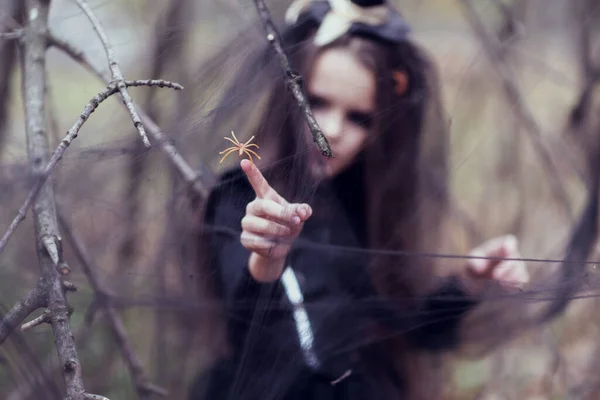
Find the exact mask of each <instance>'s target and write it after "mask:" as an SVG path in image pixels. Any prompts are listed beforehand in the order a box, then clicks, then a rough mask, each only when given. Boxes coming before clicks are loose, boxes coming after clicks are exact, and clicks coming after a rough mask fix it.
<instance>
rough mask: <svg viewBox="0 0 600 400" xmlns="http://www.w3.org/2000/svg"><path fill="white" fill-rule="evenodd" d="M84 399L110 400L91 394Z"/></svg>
mask: <svg viewBox="0 0 600 400" xmlns="http://www.w3.org/2000/svg"><path fill="white" fill-rule="evenodd" d="M83 397H84V399H85V400H108V398H106V397H104V396H100V395H98V394H90V393H86V394H84V396H83Z"/></svg>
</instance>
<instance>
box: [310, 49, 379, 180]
mask: <svg viewBox="0 0 600 400" xmlns="http://www.w3.org/2000/svg"><path fill="white" fill-rule="evenodd" d="M375 90H376V83H375V76H374V75H373V73H372V72H371V71H370V70H368V69H367V68H366V67H365V66H364V65H363V64H361V63H360V61H359V60H358V59H357V57H356V56H355V55H354V54H353V53H351V52H350V51H349V50H347V49H345V48H331V49H327V50H325V51H324V52H322V53H321V54H320V55H319V56H318V57H317V59H316V61H315V64H314V66H313V69H312V71H311V76H310V79H309V82H308V87H307V91H308V97H309V100H310V103H311V108H312V111H313V114H314V116H315V119H316V120H317V123H318V124H319V126H320V127H321V129H322V131H323V133H324V134H325V136H326V137H327V140H328V141H329V145H330V146H331V150H332V151H333V155H334V158H332V159H330V158H327V159H326V158H325V157H323V156H322V155H321V154H320V153H319V152H318V150H317V148H316V146H314V144H313V145H312V148H313V149H315V150H316V151H315V153H314V156H315V163H314V164H315V171H314V172H315V173H316V174H317V175H318V176H322V177H333V176H335V175H337V174H339V173H340V172H342V171H343V170H344V169H346V168H347V167H348V166H349V165H350V164H351V163H352V162H353V161H354V159H355V158H356V156H357V154H358V153H360V151H361V150H362V148H363V146H364V144H365V142H366V140H367V138H368V137H369V134H370V133H371V130H372V129H371V128H372V125H373V120H374V113H375Z"/></svg>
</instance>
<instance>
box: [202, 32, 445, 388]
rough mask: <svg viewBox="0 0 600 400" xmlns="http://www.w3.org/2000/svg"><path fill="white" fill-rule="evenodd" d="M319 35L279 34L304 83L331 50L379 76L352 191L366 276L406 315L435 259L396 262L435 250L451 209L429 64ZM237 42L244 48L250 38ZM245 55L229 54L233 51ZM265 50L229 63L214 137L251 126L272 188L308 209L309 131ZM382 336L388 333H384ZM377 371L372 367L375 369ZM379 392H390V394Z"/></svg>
mask: <svg viewBox="0 0 600 400" xmlns="http://www.w3.org/2000/svg"><path fill="white" fill-rule="evenodd" d="M316 28H317V27H316V26H315V25H313V24H311V23H304V24H300V25H296V26H294V27H291V28H287V29H284V30H283V31H282V38H283V44H284V48H285V50H286V52H287V54H288V55H289V57H290V62H291V64H292V66H293V68H295V69H296V70H297V72H299V73H300V74H301V75H302V76H303V77H304V80H305V82H308V81H309V80H310V78H311V72H312V71H311V68H312V66H313V65H314V61H315V59H316V58H317V57H318V56H319V54H321V53H322V52H323V51H325V50H327V49H328V48H331V47H343V48H346V49H348V50H349V51H351V52H352V53H353V54H355V55H356V57H357V58H358V60H360V62H361V63H362V64H364V66H365V67H367V68H368V69H369V70H371V71H372V72H373V74H374V76H375V77H376V82H377V85H376V102H377V111H376V116H375V121H374V126H373V130H372V132H370V139H369V140H368V143H367V145H366V147H365V149H364V151H363V152H362V154H361V158H362V160H363V161H364V176H363V178H362V181H361V182H356V185H359V186H362V188H363V193H364V201H365V205H366V209H365V213H366V215H365V216H364V218H365V221H366V222H367V225H366V230H367V232H366V238H367V240H366V242H367V246H368V249H369V250H378V252H373V253H372V254H371V255H370V257H369V264H368V268H369V271H370V275H371V277H372V280H373V282H374V284H375V286H376V287H377V289H378V290H379V292H380V294H381V295H382V296H383V297H385V298H387V299H389V300H392V302H393V303H394V304H397V305H398V307H399V308H400V307H410V303H407V301H406V299H411V298H415V297H418V296H419V295H420V294H423V293H424V292H425V291H426V290H427V289H429V288H431V286H432V283H433V280H434V276H435V274H434V271H433V270H434V264H433V262H432V259H422V258H420V257H401V256H399V255H398V254H404V253H411V252H412V253H414V252H422V251H427V250H429V251H438V250H439V248H440V241H441V238H442V235H443V229H442V227H443V226H444V218H445V214H446V208H447V196H448V195H447V191H448V188H447V166H446V163H447V152H446V147H447V140H448V136H447V128H448V123H447V122H446V120H445V116H444V114H443V112H442V109H441V101H440V96H439V93H438V83H437V74H436V71H435V68H434V64H433V63H432V62H431V61H430V59H429V57H428V56H427V55H426V54H425V52H424V51H423V50H422V49H421V48H420V47H419V46H418V45H417V44H415V43H414V42H412V41H409V40H406V41H404V42H402V43H398V44H393V45H392V44H384V43H378V42H376V41H374V40H372V39H371V38H366V37H358V36H350V35H346V36H344V37H342V38H340V39H338V40H336V41H335V42H333V43H331V44H330V45H328V46H327V47H324V48H317V47H316V46H315V45H314V44H313V41H312V38H313V35H314V32H315V29H316ZM240 39H241V40H248V35H242V37H240V38H239V39H238V40H240ZM256 39H257V40H262V39H261V38H256ZM243 47H244V46H240V45H234V44H232V45H231V48H232V49H233V48H236V49H241V48H243ZM261 47H262V48H261V50H260V51H258V52H256V53H255V55H254V56H250V58H249V59H245V60H244V63H243V64H238V63H237V62H233V63H234V64H235V65H237V66H238V68H239V73H238V75H237V76H236V77H235V78H234V80H233V82H232V83H231V85H230V86H229V88H228V90H227V91H225V92H224V94H223V95H222V97H221V99H220V101H219V102H218V104H217V106H216V107H215V108H214V111H213V112H212V113H211V114H210V116H209V117H210V119H211V128H210V129H211V131H224V129H223V125H225V124H232V121H236V125H241V126H244V127H252V128H251V129H248V131H247V132H246V133H244V136H245V137H249V136H251V135H254V136H256V142H257V143H259V144H260V146H261V151H260V154H261V157H262V160H261V161H257V165H258V166H259V167H260V169H261V171H262V172H263V174H264V175H265V176H266V178H267V179H268V180H269V182H270V184H271V185H272V186H273V187H274V188H275V189H276V190H277V191H278V192H279V193H281V194H282V195H283V196H284V197H285V198H286V199H288V201H291V202H299V201H308V202H310V196H311V194H312V192H313V190H314V188H315V187H316V186H317V184H318V183H317V182H314V180H313V179H312V177H311V176H310V172H309V171H310V169H309V168H308V163H309V158H308V156H307V153H308V149H307V146H314V144H313V143H307V141H306V139H305V138H306V132H305V126H306V123H305V121H304V119H303V116H302V115H301V114H300V111H299V109H298V107H297V105H296V103H295V100H294V99H293V97H292V95H291V93H289V91H288V89H287V86H286V82H285V79H284V77H283V74H282V73H281V71H280V70H279V65H278V64H277V60H276V58H275V57H274V53H273V51H272V49H271V48H270V47H268V46H267V45H263V46H261ZM220 57H222V58H220V62H214V64H212V65H209V67H211V68H208V69H210V70H212V71H214V70H213V68H218V66H219V65H222V63H223V61H224V60H225V59H226V58H225V57H223V56H222V55H221V56H220ZM394 72H401V73H402V74H404V76H406V77H408V81H407V82H408V86H407V88H406V90H405V91H403V92H402V93H398V92H397V91H396V84H397V82H396V81H395V80H394ZM204 73H206V71H205V72H204ZM211 73H213V72H211ZM239 121H243V122H239ZM238 135H240V134H239V133H238ZM240 140H241V139H240ZM204 244H206V243H204ZM201 252H202V254H201V257H202V258H203V259H205V260H207V259H209V258H210V248H209V246H206V245H204V246H202V247H201ZM376 254H379V255H376ZM381 254H384V255H381ZM386 254H392V255H386ZM381 336H382V337H385V336H386V334H385V333H384V332H382V334H381ZM387 336H390V337H391V339H387V340H386V341H385V342H379V343H376V344H374V345H372V346H371V347H370V350H372V351H376V349H375V348H374V347H373V346H379V347H380V348H381V346H385V347H387V348H388V349H395V350H396V351H397V352H398V353H404V352H405V350H406V346H405V345H404V343H403V341H402V339H401V338H400V337H399V336H398V335H395V334H394V333H391V334H390V335H387ZM370 350H367V351H366V352H365V353H368V352H369V351H370ZM394 358H395V360H397V361H398V365H397V367H398V369H401V370H402V371H399V372H400V373H401V374H402V375H406V372H407V368H406V366H405V365H404V363H403V362H402V358H401V357H400V355H399V356H398V357H394ZM366 359H367V361H368V357H366ZM378 367H379V366H377V365H373V369H376V368H378ZM412 369H413V371H414V368H412ZM406 383H411V382H410V380H409V382H406ZM382 385H384V383H382ZM385 386H389V388H390V389H389V390H390V391H391V392H393V390H394V389H393V385H385Z"/></svg>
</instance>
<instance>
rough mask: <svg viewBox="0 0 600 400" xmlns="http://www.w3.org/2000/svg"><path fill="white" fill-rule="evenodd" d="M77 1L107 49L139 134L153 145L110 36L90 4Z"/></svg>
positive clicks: (110, 65) (117, 82)
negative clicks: (128, 89)
mask: <svg viewBox="0 0 600 400" xmlns="http://www.w3.org/2000/svg"><path fill="white" fill-rule="evenodd" d="M75 2H76V3H77V5H78V6H79V8H81V10H82V11H83V13H84V14H85V15H86V16H87V17H88V19H89V20H90V22H91V23H92V26H93V27H94V30H95V31H96V33H97V34H98V37H99V38H100V41H101V42H102V46H103V47H104V50H105V51H106V57H107V58H108V65H109V67H110V73H111V76H112V81H114V82H115V83H116V84H117V87H118V88H119V93H120V94H121V97H122V98H123V102H124V103H125V106H126V107H127V110H128V111H129V115H131V119H132V120H133V125H134V126H135V128H136V129H137V131H138V132H139V134H140V136H141V138H142V141H143V142H144V145H145V146H146V147H151V144H150V141H149V140H148V136H147V135H146V130H145V129H144V125H143V124H142V121H141V120H140V116H139V115H138V113H137V111H136V109H135V106H134V105H133V100H132V99H131V96H130V95H129V92H127V86H126V85H125V78H124V77H123V73H122V72H121V68H120V67H119V64H118V63H117V60H116V57H115V53H114V51H113V49H112V46H111V44H110V42H109V40H108V37H107V36H106V34H105V33H104V29H103V28H102V24H100V21H99V20H98V17H96V14H94V12H93V11H92V9H91V8H90V7H89V6H88V4H87V2H86V1H85V0H75Z"/></svg>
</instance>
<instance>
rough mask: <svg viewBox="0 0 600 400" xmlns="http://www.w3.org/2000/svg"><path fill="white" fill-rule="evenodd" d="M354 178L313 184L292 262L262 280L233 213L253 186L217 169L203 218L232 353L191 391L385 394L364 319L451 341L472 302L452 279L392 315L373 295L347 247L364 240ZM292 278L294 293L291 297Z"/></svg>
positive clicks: (391, 377)
mask: <svg viewBox="0 0 600 400" xmlns="http://www.w3.org/2000/svg"><path fill="white" fill-rule="evenodd" d="M359 178H360V171H359V167H358V166H355V167H353V168H351V169H349V170H348V171H347V172H345V173H343V174H342V175H340V176H339V177H338V178H336V179H335V180H334V181H333V182H332V184H331V185H329V186H328V189H323V188H322V189H319V190H318V191H317V192H316V194H315V196H314V200H312V201H311V205H312V206H313V209H314V210H315V214H313V216H312V217H311V218H310V219H309V220H308V221H307V222H306V224H305V226H304V228H303V230H302V233H301V235H300V237H299V239H298V240H297V244H296V245H295V246H294V248H293V250H292V251H291V253H290V256H289V258H288V262H287V265H288V266H290V267H291V268H290V269H288V270H286V272H285V273H284V277H282V279H280V280H278V281H276V282H274V283H268V284H264V283H258V282H256V281H255V280H253V279H252V277H251V275H250V274H249V272H248V267H247V262H248V258H249V256H250V253H249V251H248V250H246V249H245V248H244V247H243V246H242V245H241V243H240V239H239V234H240V233H241V224H240V221H241V219H242V217H243V216H244V214H245V208H246V205H247V204H248V203H249V202H250V201H252V200H253V199H254V198H255V194H254V192H253V190H252V187H251V186H250V184H249V183H248V181H247V178H246V177H245V175H244V174H243V172H242V171H241V169H236V170H234V171H232V172H229V173H227V174H225V175H224V176H223V177H222V179H221V182H220V184H219V185H218V187H217V189H216V190H215V191H213V193H212V194H211V196H210V198H209V201H208V203H207V210H206V219H205V224H206V227H207V228H208V229H209V230H211V231H212V234H211V239H210V240H211V247H212V265H213V267H214V269H215V272H216V274H215V276H216V277H217V278H218V281H219V286H220V292H221V295H222V299H223V301H224V302H225V306H226V309H227V313H228V314H227V315H228V317H229V318H228V339H229V341H230V344H231V346H232V349H233V356H232V357H231V359H228V360H222V361H220V362H219V363H217V365H215V366H214V367H213V368H212V369H211V370H210V371H208V372H207V373H205V374H203V375H202V376H201V377H200V378H199V379H198V381H197V383H196V384H195V386H194V388H192V395H191V399H194V400H200V399H206V400H209V399H210V400H212V399H219V400H227V399H235V400H275V399H281V400H295V399H314V400H334V399H339V400H342V399H343V400H364V399H382V398H384V396H383V395H382V394H377V393H378V389H379V386H380V385H378V384H377V377H375V376H373V372H372V369H370V368H367V367H366V365H365V363H364V362H363V361H362V358H361V355H360V354H359V352H358V350H359V349H361V346H367V345H369V344H371V343H373V342H374V341H375V340H376V337H375V336H373V334H372V331H371V327H372V325H371V324H369V321H378V322H379V323H384V324H386V325H388V326H391V327H392V328H394V329H396V330H397V332H399V333H403V334H405V335H406V337H407V338H408V340H409V342H410V343H411V344H412V345H413V346H415V347H418V348H422V349H423V348H425V349H432V350H436V349H446V348H451V347H452V346H454V345H455V344H456V325H457V322H458V321H459V316H460V315H462V314H463V313H464V312H465V311H466V310H468V309H469V308H470V307H471V306H472V305H473V304H474V301H473V300H472V299H470V298H468V297H466V295H465V293H464V292H463V291H462V290H461V289H460V287H459V285H458V284H457V281H456V280H454V279H450V280H448V281H445V282H444V283H443V284H441V285H440V288H439V290H437V291H436V292H434V293H432V296H428V297H427V298H431V299H430V300H424V301H423V304H420V306H419V307H417V308H416V309H417V310H418V311H419V312H418V313H416V312H415V313H411V314H410V315H408V314H407V315H399V313H398V312H397V311H393V310H392V308H391V306H390V305H389V304H386V303H385V302H384V301H382V300H380V298H378V297H377V296H376V292H375V290H374V288H373V286H372V283H371V280H370V277H369V275H368V274H367V272H366V270H365V268H364V265H365V264H364V261H365V258H364V256H363V254H364V253H361V252H358V251H349V250H348V247H352V248H360V247H363V246H364V242H365V238H364V232H365V229H364V222H363V221H362V220H361V218H359V217H357V216H362V215H364V210H363V208H364V207H363V203H362V200H361V196H360V195H359V193H360V192H359V190H358V186H359V185H357V184H356V182H358V181H360V179H359ZM357 179H358V180H357ZM315 203H316V204H322V205H325V204H327V205H328V208H327V212H326V213H320V214H319V213H318V211H319V209H318V206H315V205H314V204H315ZM323 245H325V246H323ZM339 246H344V249H340V248H339ZM295 284H297V285H299V287H300V291H301V292H300V293H301V296H302V297H303V299H301V301H297V299H295V297H294V296H296V297H297V296H298V293H293V292H294V291H293V286H294V285H295ZM444 296H449V297H447V298H450V297H452V298H453V299H454V300H453V301H452V302H450V301H444V299H443V297H444ZM440 298H441V299H440ZM295 303H297V304H295ZM306 319H308V321H309V323H310V326H308V325H307V324H306V321H305V320H306ZM302 320H304V322H302ZM299 330H300V332H301V333H300V334H299V333H298V332H299ZM301 338H302V339H301ZM370 351H371V350H370ZM376 351H377V347H373V352H376ZM370 357H371V359H375V360H377V364H378V365H379V366H380V367H381V368H379V369H378V371H379V372H378V373H382V372H381V371H384V372H383V373H385V374H388V375H387V377H386V378H387V380H388V381H389V382H392V384H394V385H396V386H397V387H398V389H399V390H400V392H401V391H402V389H401V388H402V385H403V382H402V377H399V376H396V375H395V372H394V370H393V368H391V366H389V367H388V365H389V363H390V359H389V357H388V355H387V354H385V353H384V352H381V354H376V353H374V354H370ZM339 378H343V379H340V380H339V382H337V383H336V382H335V381H336V380H337V379H339ZM332 382H333V383H332Z"/></svg>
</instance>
